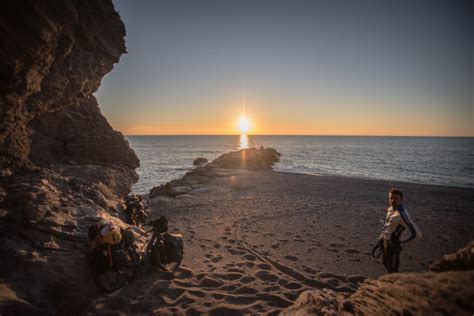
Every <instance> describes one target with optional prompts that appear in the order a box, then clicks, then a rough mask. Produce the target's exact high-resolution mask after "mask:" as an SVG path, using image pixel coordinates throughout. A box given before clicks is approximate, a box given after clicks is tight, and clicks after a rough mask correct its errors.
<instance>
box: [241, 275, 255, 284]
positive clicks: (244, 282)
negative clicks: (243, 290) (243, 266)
mask: <svg viewBox="0 0 474 316" xmlns="http://www.w3.org/2000/svg"><path fill="white" fill-rule="evenodd" d="M253 281H255V278H254V277H252V276H244V277H243V278H241V279H240V283H243V284H247V283H250V282H253Z"/></svg>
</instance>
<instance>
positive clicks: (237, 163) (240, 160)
mask: <svg viewBox="0 0 474 316" xmlns="http://www.w3.org/2000/svg"><path fill="white" fill-rule="evenodd" d="M279 161H280V153H278V152H277V151H276V150H275V149H273V148H263V147H262V148H259V149H257V148H248V149H241V150H239V151H232V152H230V153H227V154H224V155H221V156H220V157H218V158H216V159H214V160H213V161H212V163H211V164H210V165H212V166H217V167H219V168H226V169H247V170H255V171H258V170H270V169H271V168H272V166H273V165H274V164H275V163H277V162H279Z"/></svg>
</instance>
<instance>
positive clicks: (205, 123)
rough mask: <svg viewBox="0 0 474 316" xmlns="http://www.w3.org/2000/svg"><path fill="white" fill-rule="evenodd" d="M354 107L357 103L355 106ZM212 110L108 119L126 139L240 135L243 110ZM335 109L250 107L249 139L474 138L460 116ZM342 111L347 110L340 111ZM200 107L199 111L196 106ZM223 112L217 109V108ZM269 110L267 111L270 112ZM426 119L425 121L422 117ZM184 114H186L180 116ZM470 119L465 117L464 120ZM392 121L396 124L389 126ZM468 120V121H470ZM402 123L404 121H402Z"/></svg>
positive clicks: (473, 133)
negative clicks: (345, 137) (275, 136)
mask: <svg viewBox="0 0 474 316" xmlns="http://www.w3.org/2000/svg"><path fill="white" fill-rule="evenodd" d="M353 107H354V105H353ZM211 108H212V109H213V111H211V112H207V113H203V111H202V107H199V109H200V110H193V109H190V110H189V111H187V113H181V112H180V111H178V113H176V111H175V110H173V107H171V108H170V109H169V110H166V109H165V110H160V111H158V112H157V113H144V114H143V115H139V117H137V118H134V119H133V121H134V123H135V124H134V125H129V124H127V123H129V122H130V119H131V118H130V117H127V121H122V120H121V119H120V118H119V119H116V118H114V117H113V115H112V118H111V119H110V118H109V116H107V117H108V119H109V121H110V123H111V125H112V126H113V127H114V129H116V130H118V131H120V132H121V133H122V134H124V135H239V134H241V131H240V130H239V128H238V120H239V118H240V116H241V115H242V112H243V111H242V110H241V108H242V106H239V105H238V104H237V103H236V104H232V105H230V106H229V107H220V108H219V107H216V106H211ZM329 108H332V109H333V110H325V111H322V110H318V107H314V108H308V107H307V108H306V109H307V110H306V111H305V112H301V111H293V110H292V108H291V107H276V108H275V107H271V106H268V105H265V104H263V103H262V104H249V105H247V111H246V115H245V116H246V117H247V118H248V120H249V121H250V129H249V131H248V134H249V135H360V136H453V137H454V136H469V137H472V136H474V130H473V128H469V125H468V124H467V125H458V124H457V123H458V122H459V120H460V119H463V118H462V117H461V118H452V116H453V115H452V113H451V115H450V116H451V118H450V117H449V116H448V115H446V116H444V117H443V119H440V117H439V116H438V115H430V113H426V114H425V115H423V114H417V115H413V113H403V112H397V111H396V110H393V111H392V110H390V111H387V110H386V108H385V109H384V108H381V109H379V110H378V111H372V112H368V111H357V109H356V108H354V109H351V108H350V107H346V110H347V112H346V113H343V112H344V107H340V106H332V107H329ZM341 108H343V110H341ZM195 109H197V107H196V108H195ZM216 109H218V110H216ZM266 109H268V110H266ZM421 115H422V118H423V119H420V116H421ZM180 116H182V117H181V118H180ZM464 119H466V118H464ZM390 120H393V124H390V123H389V122H390ZM467 120H469V117H468V118H467ZM399 122H403V123H399Z"/></svg>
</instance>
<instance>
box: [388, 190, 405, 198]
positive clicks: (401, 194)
mask: <svg viewBox="0 0 474 316" xmlns="http://www.w3.org/2000/svg"><path fill="white" fill-rule="evenodd" d="M388 193H390V194H396V195H398V196H400V198H401V199H403V192H402V191H400V190H399V189H397V188H391V189H390V191H388Z"/></svg>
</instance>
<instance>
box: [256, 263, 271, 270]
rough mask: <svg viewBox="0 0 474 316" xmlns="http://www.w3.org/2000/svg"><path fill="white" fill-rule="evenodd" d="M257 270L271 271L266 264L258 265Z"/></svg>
mask: <svg viewBox="0 0 474 316" xmlns="http://www.w3.org/2000/svg"><path fill="white" fill-rule="evenodd" d="M257 268H259V269H261V270H271V269H272V267H271V266H270V265H269V264H267V263H259V264H257Z"/></svg>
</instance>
